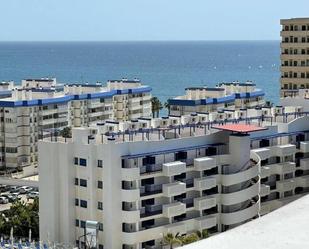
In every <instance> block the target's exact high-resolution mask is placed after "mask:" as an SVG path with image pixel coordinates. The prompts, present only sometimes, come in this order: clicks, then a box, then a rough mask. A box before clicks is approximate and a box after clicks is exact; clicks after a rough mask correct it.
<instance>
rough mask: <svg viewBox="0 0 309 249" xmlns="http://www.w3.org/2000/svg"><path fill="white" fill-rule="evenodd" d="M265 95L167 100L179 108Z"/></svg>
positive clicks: (257, 92)
mask: <svg viewBox="0 0 309 249" xmlns="http://www.w3.org/2000/svg"><path fill="white" fill-rule="evenodd" d="M264 95H265V93H264V92H263V91H261V90H259V91H255V92H250V93H235V94H231V95H228V96H224V97H220V98H207V99H199V100H190V99H169V100H167V101H168V103H169V104H170V105H180V106H197V105H212V104H222V103H230V102H233V101H235V99H243V98H245V99H246V98H253V97H258V96H264Z"/></svg>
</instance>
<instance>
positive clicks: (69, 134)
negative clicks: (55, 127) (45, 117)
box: [60, 127, 72, 138]
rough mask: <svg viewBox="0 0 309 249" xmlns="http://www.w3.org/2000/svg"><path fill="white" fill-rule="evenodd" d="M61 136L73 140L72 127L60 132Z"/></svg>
mask: <svg viewBox="0 0 309 249" xmlns="http://www.w3.org/2000/svg"><path fill="white" fill-rule="evenodd" d="M60 135H61V136H63V137H65V138H71V137H72V129H71V127H64V128H63V129H62V130H61V131H60Z"/></svg>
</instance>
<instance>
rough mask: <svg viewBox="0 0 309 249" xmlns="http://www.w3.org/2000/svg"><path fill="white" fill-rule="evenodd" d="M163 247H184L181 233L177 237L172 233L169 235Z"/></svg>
mask: <svg viewBox="0 0 309 249" xmlns="http://www.w3.org/2000/svg"><path fill="white" fill-rule="evenodd" d="M163 245H168V246H169V247H170V249H173V248H174V245H182V242H181V236H179V233H177V234H176V235H175V236H174V235H173V234H172V233H168V234H166V235H165V236H164V237H163Z"/></svg>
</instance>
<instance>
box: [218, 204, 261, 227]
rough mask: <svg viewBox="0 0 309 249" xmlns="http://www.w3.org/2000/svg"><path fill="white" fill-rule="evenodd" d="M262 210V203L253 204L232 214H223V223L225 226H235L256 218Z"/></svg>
mask: <svg viewBox="0 0 309 249" xmlns="http://www.w3.org/2000/svg"><path fill="white" fill-rule="evenodd" d="M259 210H260V202H259V201H258V202H256V203H253V204H251V205H250V206H249V207H247V208H245V209H242V210H240V211H236V212H232V213H222V214H221V222H222V224H223V225H233V224H238V223H240V222H244V221H247V220H249V219H252V218H254V217H256V216H257V215H258V213H259Z"/></svg>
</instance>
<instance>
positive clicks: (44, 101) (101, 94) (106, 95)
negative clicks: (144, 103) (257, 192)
mask: <svg viewBox="0 0 309 249" xmlns="http://www.w3.org/2000/svg"><path fill="white" fill-rule="evenodd" d="M151 91H152V88H151V87H148V86H147V87H139V88H134V89H124V90H111V91H109V92H99V93H88V94H80V95H67V96H63V97H58V98H46V99H33V100H23V101H6V100H1V99H0V107H20V106H37V105H49V104H60V103H65V102H69V101H71V100H84V99H98V98H111V97H113V96H114V95H121V94H128V93H144V92H151ZM0 93H1V92H0Z"/></svg>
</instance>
